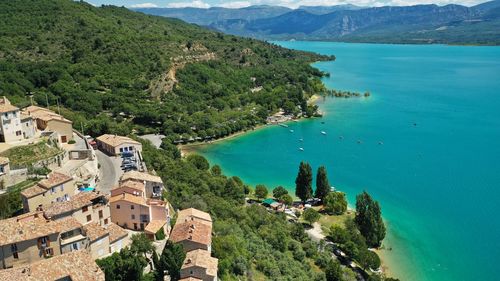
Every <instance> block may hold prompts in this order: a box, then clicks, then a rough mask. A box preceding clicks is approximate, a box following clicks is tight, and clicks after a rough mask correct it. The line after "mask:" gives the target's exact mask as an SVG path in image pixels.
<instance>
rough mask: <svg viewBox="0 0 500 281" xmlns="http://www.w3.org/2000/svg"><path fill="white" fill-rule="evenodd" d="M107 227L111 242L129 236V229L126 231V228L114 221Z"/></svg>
mask: <svg viewBox="0 0 500 281" xmlns="http://www.w3.org/2000/svg"><path fill="white" fill-rule="evenodd" d="M106 227H107V230H108V232H109V243H113V242H115V241H116V240H119V239H122V238H124V237H127V235H128V233H127V231H125V229H123V228H121V227H120V226H118V225H116V224H114V223H109V224H108V225H107V226H106Z"/></svg>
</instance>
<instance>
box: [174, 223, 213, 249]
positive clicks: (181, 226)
mask: <svg viewBox="0 0 500 281" xmlns="http://www.w3.org/2000/svg"><path fill="white" fill-rule="evenodd" d="M169 239H170V240H172V241H173V242H181V241H193V242H196V243H199V244H202V245H210V244H211V243H212V226H211V225H208V224H206V223H202V222H199V221H188V222H177V223H176V224H175V226H174V229H172V232H171V233H170V238H169Z"/></svg>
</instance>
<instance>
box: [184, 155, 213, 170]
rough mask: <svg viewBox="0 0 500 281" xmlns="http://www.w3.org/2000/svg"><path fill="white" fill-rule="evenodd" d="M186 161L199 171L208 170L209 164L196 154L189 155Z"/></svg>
mask: <svg viewBox="0 0 500 281" xmlns="http://www.w3.org/2000/svg"><path fill="white" fill-rule="evenodd" d="M187 161H188V162H189V163H191V164H193V165H194V166H195V167H196V168H197V169H199V170H203V171H206V170H208V169H209V168H210V164H209V163H208V161H207V159H205V157H203V156H201V155H198V154H190V155H189V156H188V157H187Z"/></svg>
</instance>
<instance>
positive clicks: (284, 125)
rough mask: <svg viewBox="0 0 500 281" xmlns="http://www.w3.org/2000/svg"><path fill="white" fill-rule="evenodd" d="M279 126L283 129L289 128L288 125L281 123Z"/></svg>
mask: <svg viewBox="0 0 500 281" xmlns="http://www.w3.org/2000/svg"><path fill="white" fill-rule="evenodd" d="M278 125H280V126H281V127H284V128H288V125H286V124H282V123H279V124H278Z"/></svg>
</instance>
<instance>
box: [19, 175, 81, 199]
mask: <svg viewBox="0 0 500 281" xmlns="http://www.w3.org/2000/svg"><path fill="white" fill-rule="evenodd" d="M71 180H73V178H72V177H70V176H68V175H65V174H61V173H58V172H52V173H50V174H49V175H48V178H47V179H43V180H41V181H39V182H38V183H37V184H36V185H34V186H32V187H29V188H27V189H25V190H23V191H21V195H23V196H24V197H27V198H31V197H33V196H36V195H39V194H42V193H44V192H45V191H47V190H48V189H50V188H52V187H54V186H58V185H60V184H63V183H66V182H68V181H71Z"/></svg>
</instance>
